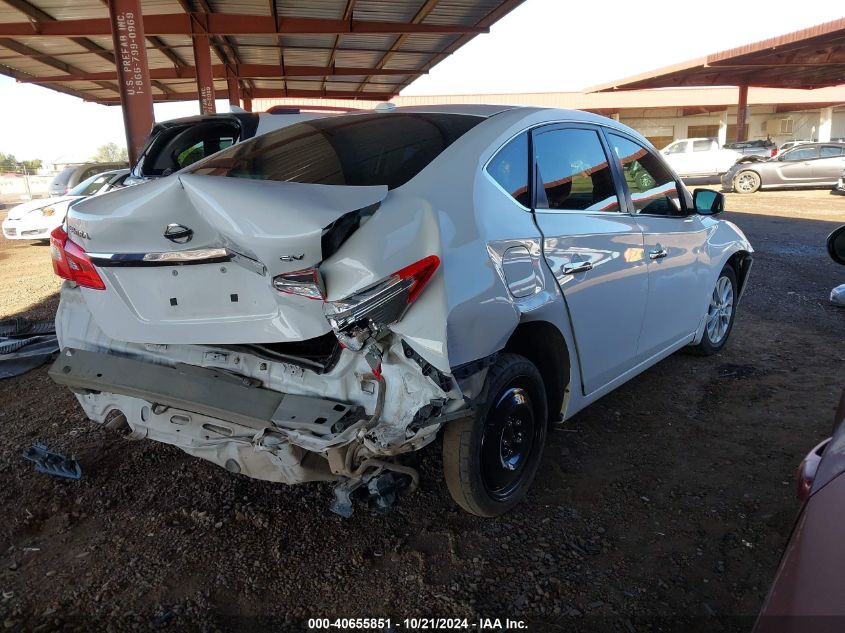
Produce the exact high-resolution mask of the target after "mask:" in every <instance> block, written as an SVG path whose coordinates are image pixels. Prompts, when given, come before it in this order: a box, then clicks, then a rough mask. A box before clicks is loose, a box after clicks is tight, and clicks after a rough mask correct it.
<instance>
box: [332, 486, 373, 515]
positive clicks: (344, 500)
mask: <svg viewBox="0 0 845 633" xmlns="http://www.w3.org/2000/svg"><path fill="white" fill-rule="evenodd" d="M363 485H364V482H363V481H362V480H361V479H347V480H346V481H342V482H341V483H339V484H337V485H336V486H335V487H334V501H332V504H331V505H330V506H329V509H330V510H331V511H332V512H334V513H335V514H337V515H339V516H342V517H343V518H344V519H348V518H349V517H351V516H352V512H353V511H354V509H353V507H352V493H354V492H355V491H356V490H357V489H358V488H360V487H361V486H363Z"/></svg>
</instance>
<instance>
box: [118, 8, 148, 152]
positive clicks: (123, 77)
mask: <svg viewBox="0 0 845 633" xmlns="http://www.w3.org/2000/svg"><path fill="white" fill-rule="evenodd" d="M141 16H142V14H141V0H109V21H110V22H111V25H112V26H111V32H112V41H113V42H114V52H115V58H116V61H117V71H118V75H119V76H120V79H119V81H118V82H117V85H118V88H119V91H120V104H121V105H122V106H123V125H124V128H125V130H126V147H127V149H128V151H129V162H130V163H134V162H135V161H136V160H138V156H140V154H141V150H142V149H143V148H144V142H145V141H146V140H147V135H148V134H149V133H150V129H151V128H152V126H153V122H154V117H153V93H152V86H151V84H150V72H149V66H148V65H147V49H146V47H145V45H144V21H143V18H142V17H141Z"/></svg>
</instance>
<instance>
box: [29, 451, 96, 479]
mask: <svg viewBox="0 0 845 633" xmlns="http://www.w3.org/2000/svg"><path fill="white" fill-rule="evenodd" d="M23 458H24V459H27V460H29V461H31V462H33V463H34V464H35V470H37V471H38V472H39V473H44V474H45V475H52V476H53V477H64V478H65V479H80V478H81V477H82V467H81V466H80V465H79V462H78V461H76V460H75V459H74V458H73V457H66V456H64V455H62V454H61V453H56V452H53V451H51V450H50V449H49V448H47V445H46V444H44V443H43V442H36V443H35V444H33V445H32V446H30V447H29V448H28V449H26V451H24V454H23Z"/></svg>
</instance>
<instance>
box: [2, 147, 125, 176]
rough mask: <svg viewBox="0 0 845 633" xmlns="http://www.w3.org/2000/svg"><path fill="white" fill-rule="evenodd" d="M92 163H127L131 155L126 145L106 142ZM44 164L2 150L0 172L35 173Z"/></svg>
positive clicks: (93, 157) (92, 157) (96, 153)
mask: <svg viewBox="0 0 845 633" xmlns="http://www.w3.org/2000/svg"><path fill="white" fill-rule="evenodd" d="M89 160H90V161H91V162H92V163H127V162H129V155H128V153H127V151H126V148H125V147H121V146H119V145H118V144H117V143H106V144H105V145H101V146H100V147H98V148H97V151H96V152H94V154H93V155H92V156H91V158H90V159H89ZM42 166H43V161H42V160H41V159H40V158H33V159H29V160H18V159H17V158H16V157H15V155H14V154H4V153H3V152H0V172H17V173H24V172H26V173H30V174H32V173H35V172H37V171H38V170H39V169H41V167H42Z"/></svg>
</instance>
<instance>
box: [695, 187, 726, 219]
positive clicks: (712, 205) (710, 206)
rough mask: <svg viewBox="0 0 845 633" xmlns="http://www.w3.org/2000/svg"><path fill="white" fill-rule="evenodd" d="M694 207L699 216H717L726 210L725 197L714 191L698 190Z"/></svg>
mask: <svg viewBox="0 0 845 633" xmlns="http://www.w3.org/2000/svg"><path fill="white" fill-rule="evenodd" d="M692 205H693V207H695V212H696V213H698V214H699V215H716V214H717V213H721V212H722V211H724V210H725V196H724V195H723V194H721V193H719V192H718V191H713V190H712V189H696V190H695V192H694V193H693V194H692Z"/></svg>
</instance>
